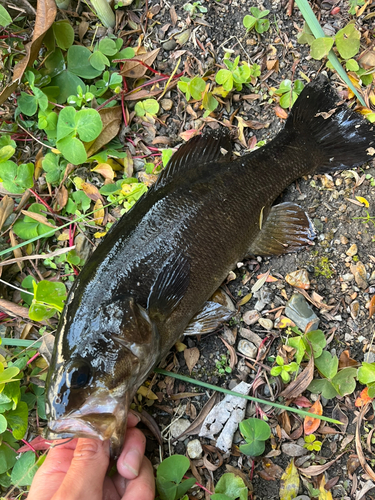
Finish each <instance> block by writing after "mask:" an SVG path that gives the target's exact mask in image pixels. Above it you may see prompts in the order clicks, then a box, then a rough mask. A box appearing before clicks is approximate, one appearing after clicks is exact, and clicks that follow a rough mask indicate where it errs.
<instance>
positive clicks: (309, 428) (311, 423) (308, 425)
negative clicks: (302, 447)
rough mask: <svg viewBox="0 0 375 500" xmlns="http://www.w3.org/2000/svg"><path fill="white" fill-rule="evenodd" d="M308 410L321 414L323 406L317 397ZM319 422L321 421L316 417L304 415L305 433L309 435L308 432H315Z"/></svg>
mask: <svg viewBox="0 0 375 500" xmlns="http://www.w3.org/2000/svg"><path fill="white" fill-rule="evenodd" d="M309 412H310V413H314V414H315V415H323V407H322V404H321V402H320V400H319V399H318V400H317V401H315V403H314V404H313V405H312V407H311V408H310V409H309ZM320 422H321V421H320V420H319V419H318V418H314V417H305V420H304V422H303V429H304V431H305V435H306V436H309V435H310V434H312V433H313V432H315V431H316V430H317V429H318V428H319V425H320Z"/></svg>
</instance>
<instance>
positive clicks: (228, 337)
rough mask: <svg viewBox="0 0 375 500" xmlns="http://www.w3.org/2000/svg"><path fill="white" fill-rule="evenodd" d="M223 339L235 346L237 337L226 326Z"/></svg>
mask: <svg viewBox="0 0 375 500" xmlns="http://www.w3.org/2000/svg"><path fill="white" fill-rule="evenodd" d="M223 337H224V340H226V341H227V342H228V344H229V345H234V344H235V343H236V336H235V335H234V333H233V332H232V330H231V329H230V328H228V327H227V326H224V332H223Z"/></svg>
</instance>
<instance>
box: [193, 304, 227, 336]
mask: <svg viewBox="0 0 375 500" xmlns="http://www.w3.org/2000/svg"><path fill="white" fill-rule="evenodd" d="M233 314H234V313H233V311H230V310H229V309H227V308H226V307H224V306H222V305H221V304H218V303H217V302H210V301H209V302H206V303H205V304H204V306H203V309H202V310H201V311H200V312H199V313H198V314H196V315H195V316H194V317H193V318H192V320H191V321H190V323H189V324H188V326H187V328H186V330H185V331H184V335H199V334H201V333H209V332H213V331H214V330H216V328H217V327H218V326H220V325H221V323H223V322H224V321H226V320H228V319H229V318H231V317H232V316H233Z"/></svg>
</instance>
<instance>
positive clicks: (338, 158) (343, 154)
mask: <svg viewBox="0 0 375 500" xmlns="http://www.w3.org/2000/svg"><path fill="white" fill-rule="evenodd" d="M291 129H294V130H295V131H299V132H300V133H301V135H302V136H303V137H305V138H307V140H311V142H312V143H315V146H317V147H318V150H319V151H320V153H321V159H320V162H319V163H320V167H319V171H318V172H317V173H323V172H329V171H332V170H339V169H341V170H344V169H345V168H350V167H355V166H357V165H361V164H363V163H365V162H366V161H367V160H369V159H371V157H372V155H373V154H374V153H375V149H373V147H374V144H375V133H374V127H373V125H372V124H371V123H370V122H369V121H367V120H366V119H364V118H363V117H362V116H361V115H360V114H358V113H355V112H354V111H352V110H351V109H349V108H348V107H347V106H346V105H344V104H342V103H340V102H339V98H338V96H337V94H336V93H335V91H334V90H333V89H332V87H331V85H330V84H329V82H328V80H327V78H326V77H324V76H323V75H320V76H318V77H317V78H315V79H314V80H313V81H312V82H311V83H309V84H308V85H306V87H305V88H304V89H303V91H302V92H301V94H300V96H299V98H298V99H297V101H296V102H295V104H294V106H293V108H292V111H291V113H290V115H289V117H288V119H287V122H286V125H285V131H286V132H287V131H288V130H291ZM308 138H310V139H308Z"/></svg>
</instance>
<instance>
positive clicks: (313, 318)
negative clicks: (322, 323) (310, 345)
mask: <svg viewBox="0 0 375 500" xmlns="http://www.w3.org/2000/svg"><path fill="white" fill-rule="evenodd" d="M285 316H286V317H287V318H289V319H291V320H292V321H294V323H295V324H296V325H297V326H298V328H300V329H301V330H302V331H303V332H310V331H312V330H316V329H317V328H318V326H319V318H318V316H317V315H316V314H315V313H314V311H313V310H312V308H311V306H310V304H308V302H307V301H306V299H305V298H304V297H303V296H302V295H301V294H299V293H295V294H294V295H292V296H291V298H290V299H289V300H288V302H287V303H286V307H285Z"/></svg>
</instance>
